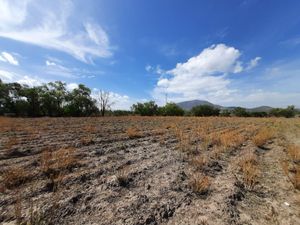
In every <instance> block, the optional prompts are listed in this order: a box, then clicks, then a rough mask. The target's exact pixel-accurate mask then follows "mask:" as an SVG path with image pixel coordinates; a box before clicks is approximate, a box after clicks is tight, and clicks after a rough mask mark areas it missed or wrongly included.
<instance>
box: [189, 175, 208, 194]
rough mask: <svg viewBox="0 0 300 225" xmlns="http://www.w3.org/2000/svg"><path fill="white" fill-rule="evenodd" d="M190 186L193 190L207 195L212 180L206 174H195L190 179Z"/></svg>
mask: <svg viewBox="0 0 300 225" xmlns="http://www.w3.org/2000/svg"><path fill="white" fill-rule="evenodd" d="M190 187H191V189H192V190H193V192H195V193H197V194H200V195H205V194H207V193H208V191H209V187H210V180H209V178H208V176H204V175H202V174H194V175H193V176H192V178H191V180H190Z"/></svg>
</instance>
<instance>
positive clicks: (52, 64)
mask: <svg viewBox="0 0 300 225" xmlns="http://www.w3.org/2000/svg"><path fill="white" fill-rule="evenodd" d="M46 66H56V63H55V62H52V61H49V60H46Z"/></svg>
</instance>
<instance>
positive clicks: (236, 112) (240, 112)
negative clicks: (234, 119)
mask: <svg viewBox="0 0 300 225" xmlns="http://www.w3.org/2000/svg"><path fill="white" fill-rule="evenodd" d="M232 113H233V115H235V116H238V117H247V116H249V113H248V112H247V111H246V109H245V108H242V107H236V108H234V110H233V111H232Z"/></svg>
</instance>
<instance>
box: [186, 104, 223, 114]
mask: <svg viewBox="0 0 300 225" xmlns="http://www.w3.org/2000/svg"><path fill="white" fill-rule="evenodd" d="M191 113H192V115H193V116H218V115H219V114H220V109H218V108H215V107H213V106H211V105H198V106H194V107H193V108H192V109H191Z"/></svg>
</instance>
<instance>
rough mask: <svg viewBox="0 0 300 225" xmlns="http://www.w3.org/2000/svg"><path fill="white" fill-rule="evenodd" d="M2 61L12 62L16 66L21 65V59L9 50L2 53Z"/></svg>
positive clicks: (0, 55) (0, 57) (0, 54)
mask: <svg viewBox="0 0 300 225" xmlns="http://www.w3.org/2000/svg"><path fill="white" fill-rule="evenodd" d="M0 61H2V62H7V63H10V64H12V65H14V66H18V65H19V61H18V60H17V59H16V58H15V57H14V56H13V55H12V54H10V53H8V52H1V53H0Z"/></svg>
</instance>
